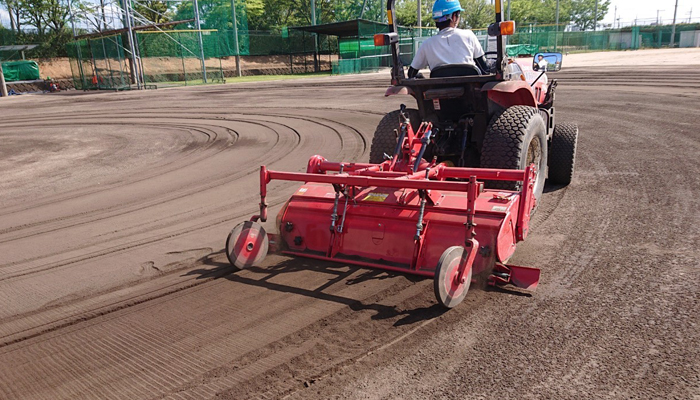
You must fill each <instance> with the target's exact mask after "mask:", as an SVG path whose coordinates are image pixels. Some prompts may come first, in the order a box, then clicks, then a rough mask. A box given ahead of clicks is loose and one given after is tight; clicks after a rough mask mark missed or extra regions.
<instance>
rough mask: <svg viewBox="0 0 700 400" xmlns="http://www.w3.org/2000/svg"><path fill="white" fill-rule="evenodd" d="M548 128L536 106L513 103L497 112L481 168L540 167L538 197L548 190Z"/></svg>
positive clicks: (498, 185) (506, 185) (509, 185)
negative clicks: (533, 165) (545, 189)
mask: <svg viewBox="0 0 700 400" xmlns="http://www.w3.org/2000/svg"><path fill="white" fill-rule="evenodd" d="M546 135H547V129H546V127H545V123H544V119H542V116H541V115H540V113H539V111H537V109H536V108H534V107H528V106H513V107H509V108H507V109H505V110H504V111H503V112H501V113H500V114H496V115H495V116H494V117H493V118H492V119H491V124H490V125H489V128H488V130H487V131H486V136H485V137H484V144H483V146H482V148H481V168H497V169H525V168H526V167H527V166H528V165H530V164H535V166H537V180H536V181H535V190H534V192H535V199H537V200H539V198H540V196H541V195H542V191H543V190H544V181H545V176H546V174H547V136H546ZM486 185H487V187H488V188H493V189H504V190H520V188H521V186H522V184H521V183H519V182H508V181H489V182H486Z"/></svg>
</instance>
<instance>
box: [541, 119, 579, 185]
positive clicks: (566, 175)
mask: <svg viewBox="0 0 700 400" xmlns="http://www.w3.org/2000/svg"><path fill="white" fill-rule="evenodd" d="M577 142H578V126H576V125H575V124H570V123H566V124H557V125H555V126H554V134H553V135H552V142H551V144H550V147H549V177H548V179H549V180H550V181H551V182H552V183H556V184H560V185H568V184H569V183H571V179H572V178H573V176H574V166H575V164H576V146H577Z"/></svg>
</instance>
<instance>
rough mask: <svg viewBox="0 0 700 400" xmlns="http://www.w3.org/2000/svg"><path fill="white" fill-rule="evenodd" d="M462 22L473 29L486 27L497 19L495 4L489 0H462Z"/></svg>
mask: <svg viewBox="0 0 700 400" xmlns="http://www.w3.org/2000/svg"><path fill="white" fill-rule="evenodd" d="M460 4H461V5H462V8H463V9H464V11H462V13H461V19H462V24H463V25H464V26H465V27H467V28H471V29H481V28H486V27H488V26H489V24H491V23H492V22H494V21H496V14H495V12H496V11H495V9H494V6H492V5H491V3H490V1H487V0H460Z"/></svg>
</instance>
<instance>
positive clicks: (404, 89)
mask: <svg viewBox="0 0 700 400" xmlns="http://www.w3.org/2000/svg"><path fill="white" fill-rule="evenodd" d="M395 94H410V95H411V96H413V89H411V88H410V87H408V86H390V87H389V88H388V89H387V90H386V93H384V97H389V96H393V95H395Z"/></svg>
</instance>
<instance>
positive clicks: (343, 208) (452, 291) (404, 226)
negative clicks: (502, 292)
mask: <svg viewBox="0 0 700 400" xmlns="http://www.w3.org/2000/svg"><path fill="white" fill-rule="evenodd" d="M405 122H406V123H402V124H401V133H400V136H399V141H398V144H397V148H396V151H395V152H394V155H393V157H391V158H390V159H389V160H387V161H385V162H383V163H382V164H362V163H335V162H329V161H326V160H325V159H324V158H323V157H320V156H313V157H311V159H310V160H309V163H308V167H307V172H306V173H293V172H279V171H271V170H268V169H267V168H266V167H264V166H263V167H261V169H260V196H261V202H260V214H259V215H255V216H253V218H251V220H250V221H247V222H244V223H242V224H240V225H239V226H237V227H236V228H234V229H233V231H232V232H231V234H230V235H229V237H228V239H227V243H226V252H227V255H228V257H229V260H230V261H231V263H232V264H234V265H236V266H238V267H239V268H244V267H246V266H249V265H251V264H253V263H258V262H260V261H261V260H262V258H263V257H264V255H265V253H267V250H268V240H269V241H273V242H274V243H273V244H272V245H273V246H272V247H274V248H275V249H276V250H277V251H280V252H282V253H284V254H288V255H294V256H302V257H309V258H315V259H321V260H330V261H337V262H342V263H347V264H355V265H360V266H364V267H373V268H381V269H385V270H390V271H398V272H405V273H411V274H416V275H422V276H428V277H434V289H435V295H436V297H437V299H438V301H439V302H440V303H441V304H442V305H444V306H445V307H448V308H451V307H454V306H456V305H457V304H459V303H460V302H461V301H462V299H463V298H464V296H465V295H466V293H467V291H468V289H469V285H470V283H471V281H472V276H475V275H479V274H482V273H484V272H487V273H489V274H490V275H489V277H488V282H489V284H492V285H505V284H511V285H514V286H517V287H521V288H526V289H534V288H535V287H536V285H537V282H538V280H539V269H536V268H528V267H518V266H512V265H505V264H504V263H505V262H506V261H507V260H508V259H509V258H510V256H511V255H512V254H513V252H514V251H515V245H516V243H517V242H519V241H521V240H524V239H525V237H526V236H527V233H528V226H529V221H530V214H531V212H532V209H533V208H534V206H535V198H534V193H533V187H534V183H535V180H536V171H535V167H534V165H531V166H529V167H528V168H526V169H525V170H496V169H480V168H454V167H447V166H445V165H442V164H440V165H434V163H428V162H427V161H425V160H423V159H422V155H423V151H424V149H425V147H426V144H427V143H428V141H429V140H430V135H431V129H432V126H431V125H430V123H423V124H422V125H421V127H420V128H419V129H418V132H417V133H415V134H414V132H413V130H412V129H411V125H410V124H409V123H407V121H405ZM274 179H277V180H288V181H298V182H302V183H303V185H302V186H301V187H300V188H299V189H298V190H297V191H296V193H295V194H294V195H292V197H291V198H290V199H289V201H288V202H287V204H286V205H285V207H284V208H283V209H282V210H281V211H280V213H279V215H278V217H277V228H278V229H279V234H269V235H267V236H265V231H264V229H262V226H261V225H260V224H259V223H258V222H257V221H258V220H260V221H262V222H265V221H266V220H267V205H266V203H265V197H266V193H267V184H268V183H269V182H270V181H272V180H274ZM485 180H507V181H520V182H523V184H522V185H521V187H522V188H521V190H520V191H500V190H489V189H486V190H485V189H484V185H483V181H485ZM261 238H264V239H266V240H261Z"/></svg>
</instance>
